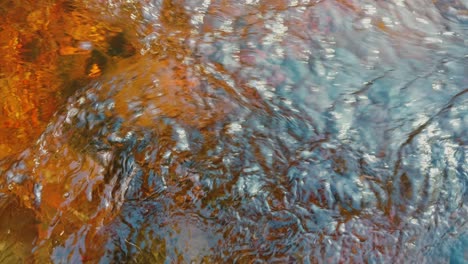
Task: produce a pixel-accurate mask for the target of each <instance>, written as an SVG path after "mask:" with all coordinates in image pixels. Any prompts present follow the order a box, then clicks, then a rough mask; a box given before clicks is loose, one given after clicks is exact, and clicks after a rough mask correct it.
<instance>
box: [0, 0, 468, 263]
mask: <svg viewBox="0 0 468 264" xmlns="http://www.w3.org/2000/svg"><path fill="white" fill-rule="evenodd" d="M82 2H84V4H83V5H85V6H86V7H87V8H91V9H94V10H98V11H99V12H98V13H99V17H97V18H96V19H104V20H106V21H111V22H112V23H120V24H123V25H125V27H124V31H123V33H122V34H123V35H122V39H121V41H124V38H126V39H128V42H131V43H133V44H132V45H133V46H134V52H132V53H131V54H128V56H124V57H125V58H123V59H120V60H118V61H117V62H115V63H113V64H112V65H108V66H107V68H106V70H105V71H103V74H102V76H99V77H98V78H95V79H93V80H92V81H91V82H90V83H89V84H86V85H84V86H83V87H79V88H78V89H75V90H76V91H73V92H72V94H71V95H69V96H68V97H67V99H66V102H65V103H63V105H61V106H60V107H59V108H58V109H59V110H58V111H57V112H56V114H55V115H54V116H53V118H52V119H51V121H50V123H49V125H48V126H47V128H46V129H45V131H44V132H43V133H42V135H41V136H40V137H39V138H38V139H37V140H36V141H35V143H34V144H32V145H31V146H30V147H28V148H26V149H25V150H24V151H22V152H20V153H19V154H18V155H12V156H8V157H6V158H4V159H3V160H1V161H0V211H1V213H2V218H3V219H4V220H3V221H1V222H0V224H1V226H0V231H1V232H2V234H1V237H2V240H3V241H6V242H1V243H0V248H1V249H2V252H3V253H0V260H1V259H3V260H4V261H5V262H8V261H10V262H14V261H32V262H37V263H46V262H53V263H82V262H88V263H463V262H465V261H467V253H466V252H467V245H468V233H467V230H468V226H467V219H468V205H467V201H468V192H467V183H468V162H467V151H468V148H467V143H468V135H467V131H468V78H467V76H468V71H467V69H468V67H467V66H468V57H467V56H468V49H467V45H468V42H467V40H468V11H467V8H468V5H467V3H466V2H465V1H463V0H439V1H429V0H392V1H366V0H362V1H357V0H349V1H347V0H336V1H335V0H334V1H328V0H323V1H308V0H289V1H287V0H284V1H281V0H265V1H262V0H239V1H234V0H233V1H218V0H185V1H184V0H173V1H170V0H148V1H146V0H140V1H111V0H107V1H82ZM83 43H84V44H86V45H88V46H91V45H93V43H92V42H83ZM83 43H82V44H83ZM84 44H83V45H84ZM117 46H118V45H117ZM88 48H89V47H88ZM118 52H122V51H121V50H117V51H116V53H118ZM111 55H112V54H111ZM7 214H10V215H11V216H9V218H8V217H6V215H7ZM7 218H8V219H10V220H8V221H7V220H5V219H7ZM12 219H30V220H21V221H23V222H25V223H23V224H22V225H21V226H22V228H21V229H19V228H16V227H15V222H18V220H12ZM28 221H29V222H28ZM12 237H14V238H12ZM2 240H0V241H2ZM18 243H20V244H21V245H23V246H21V250H22V251H21V252H23V255H18V254H17V252H16V251H10V253H11V252H16V253H11V254H10V253H8V252H9V251H8V247H11V248H15V247H16V248H18V245H17V244H18ZM15 245H16V246H15ZM465 263H466V262H465Z"/></svg>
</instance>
